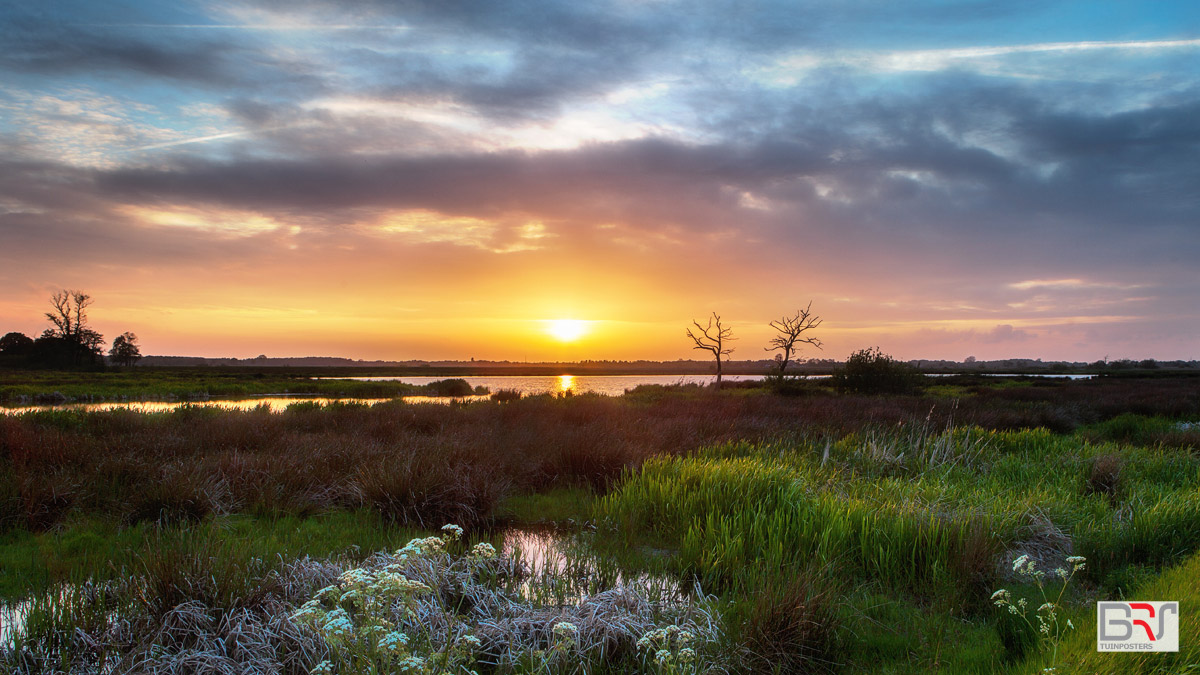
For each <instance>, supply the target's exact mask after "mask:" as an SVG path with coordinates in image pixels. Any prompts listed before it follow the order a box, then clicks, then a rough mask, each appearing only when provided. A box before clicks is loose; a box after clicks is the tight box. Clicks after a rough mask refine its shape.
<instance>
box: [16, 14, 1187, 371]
mask: <svg viewBox="0 0 1200 675" xmlns="http://www.w3.org/2000/svg"><path fill="white" fill-rule="evenodd" d="M0 44H3V45H5V47H4V49H3V50H0V288H2V289H3V291H2V292H0V332H8V331H20V332H24V333H26V334H28V335H31V336H36V335H38V334H40V332H41V331H42V329H44V328H45V327H46V326H47V325H48V324H47V322H46V321H45V320H44V318H43V317H42V314H43V313H44V312H45V311H47V310H48V309H49V298H50V295H51V294H52V293H53V292H55V291H56V290H59V289H80V290H83V291H85V292H87V293H88V294H90V295H91V296H92V297H93V298H94V304H93V305H92V307H91V314H90V318H91V322H92V324H93V326H94V327H95V328H96V329H97V330H99V331H100V332H102V333H104V334H105V336H106V337H108V338H110V339H111V338H112V337H115V336H116V335H118V334H119V333H121V332H123V331H133V332H134V333H136V334H137V335H138V336H139V339H140V343H141V346H142V352H143V353H144V354H175V355H194V356H214V357H221V356H237V357H253V356H256V355H258V354H267V355H269V356H305V355H320V356H345V357H350V358H362V359H397V360H407V359H468V358H479V359H497V360H531V361H532V360H579V359H642V358H644V359H668V360H669V359H677V358H700V359H703V358H705V357H706V354H705V353H703V352H698V351H694V350H692V349H691V342H690V340H688V338H687V337H686V336H685V334H684V331H685V328H687V327H688V326H689V325H690V323H691V322H692V321H693V320H699V321H700V322H701V324H703V323H704V322H705V321H706V317H708V316H709V315H710V314H712V313H713V312H716V313H718V314H719V315H720V316H721V318H722V321H723V323H724V324H725V325H728V326H730V327H731V328H732V329H733V331H734V336H735V337H737V338H738V340H737V341H736V342H734V343H733V345H734V347H735V348H736V351H735V352H734V353H733V355H732V358H735V359H759V358H769V357H770V354H769V353H768V352H766V351H765V350H764V347H766V345H767V342H768V340H769V338H770V336H771V334H772V333H771V329H770V328H769V327H768V325H767V324H768V323H769V322H770V321H771V320H772V319H777V318H780V317H782V316H785V315H791V314H793V313H794V312H795V311H796V310H798V309H802V308H804V307H806V306H808V304H809V303H810V302H811V303H812V305H811V306H812V311H813V313H814V314H816V315H819V316H820V317H821V318H822V319H823V323H822V325H821V326H820V327H819V328H818V329H816V331H814V332H815V333H816V335H817V336H818V337H819V338H821V339H822V340H823V341H824V349H823V350H816V349H813V348H806V349H805V350H804V351H802V352H801V355H800V356H801V358H806V357H816V358H836V359H843V358H845V357H846V356H847V355H848V354H850V353H851V352H853V351H856V350H858V349H863V348H866V347H873V346H878V347H880V348H881V349H882V350H883V351H884V352H886V353H889V354H892V355H894V356H896V357H898V358H903V359H918V358H922V359H941V358H944V359H955V360H961V359H963V358H965V357H967V356H975V357H976V358H978V359H981V360H983V359H997V358H1042V359H1045V360H1059V359H1065V360H1077V361H1095V360H1097V359H1102V358H1105V357H1107V358H1110V359H1119V358H1134V359H1142V358H1157V359H1164V360H1173V359H1196V358H1200V337H1198V336H1200V309H1198V308H1200V273H1198V272H1200V264H1198V263H1197V261H1198V260H1200V3H1196V2H1194V1H1193V0H1179V1H1160V2H1152V3H1150V2H1143V1H1140V0H1139V1H1130V2H1123V1H1111V2H1096V0H1086V1H1069V2H1067V1H1060V0H1037V1H1032V0H965V1H957V2H951V1H948V0H913V1H906V2H894V1H893V0H823V1H820V2H816V1H805V0H789V1H787V2H771V1H766V0H764V1H761V2H748V1H746V0H736V1H734V0H729V1H712V2H703V1H688V2H684V1H678V2H674V1H670V0H589V1H588V2H562V1H561V0H529V1H523V0H514V1H503V2H501V1H497V0H478V1H475V2H459V1H454V0H435V1H430V2H402V1H394V2H391V1H384V0H359V1H349V2H348V1H346V0H338V1H334V0H287V1H284V0H251V1H243V2H236V1H232V0H220V1H204V0H195V1H188V0H184V1H180V2H169V3H164V2H158V1H132V0H130V1H110V2H96V1H95V0H80V1H77V2H72V1H66V0H63V1H59V0H46V1H45V2H15V1H11V0H0ZM564 319H571V320H575V321H579V322H583V323H580V324H577V326H576V327H577V328H578V329H579V330H577V331H565V332H564V331H562V330H558V331H556V330H555V328H556V326H557V327H558V328H561V325H560V324H555V323H553V322H554V321H558V320H564ZM556 332H557V333H558V335H559V336H562V335H568V334H570V333H572V332H575V333H579V332H581V334H580V335H578V337H575V338H574V339H570V340H564V339H562V338H561V337H558V336H556V335H555V333H556Z"/></svg>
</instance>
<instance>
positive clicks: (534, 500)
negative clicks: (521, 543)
mask: <svg viewBox="0 0 1200 675" xmlns="http://www.w3.org/2000/svg"><path fill="white" fill-rule="evenodd" d="M595 499H596V496H595V493H594V492H593V491H592V490H590V489H588V488H586V487H563V488H554V489H551V490H548V491H546V492H540V493H530V494H516V495H511V496H509V497H508V498H507V499H505V500H504V501H503V502H501V503H500V507H499V508H498V509H497V512H498V513H497V519H498V520H499V521H500V522H504V523H507V524H509V525H513V526H517V527H521V526H526V525H549V524H566V523H572V522H573V523H582V522H583V521H584V520H586V519H587V518H588V517H589V516H590V515H591V510H592V504H593V503H594V502H595Z"/></svg>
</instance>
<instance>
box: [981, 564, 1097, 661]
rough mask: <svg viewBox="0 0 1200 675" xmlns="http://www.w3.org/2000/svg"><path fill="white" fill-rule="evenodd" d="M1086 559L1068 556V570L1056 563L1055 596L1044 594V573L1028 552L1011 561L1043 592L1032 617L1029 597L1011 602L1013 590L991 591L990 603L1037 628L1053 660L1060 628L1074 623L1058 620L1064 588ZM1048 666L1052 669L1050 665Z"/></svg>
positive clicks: (1056, 652)
mask: <svg viewBox="0 0 1200 675" xmlns="http://www.w3.org/2000/svg"><path fill="white" fill-rule="evenodd" d="M1086 563H1087V559H1086V558H1084V557H1083V556H1071V557H1069V558H1067V564H1068V565H1070V566H1071V570H1070V571H1069V572H1068V571H1067V570H1066V569H1065V568H1062V567H1059V568H1058V569H1056V570H1055V571H1054V575H1053V576H1054V577H1057V578H1058V579H1060V580H1061V581H1062V587H1061V588H1060V589H1059V591H1058V595H1056V596H1055V597H1054V599H1050V597H1049V596H1047V595H1046V586H1045V579H1046V573H1045V572H1043V571H1041V570H1039V569H1038V568H1037V563H1036V562H1035V561H1034V560H1033V559H1032V558H1030V557H1029V556H1028V555H1022V556H1020V557H1018V558H1017V559H1016V560H1014V561H1013V566H1012V568H1013V571H1014V572H1016V573H1017V574H1019V575H1021V576H1023V577H1026V578H1027V579H1029V580H1030V581H1032V582H1033V583H1034V584H1036V585H1037V588H1038V592H1039V593H1040V594H1041V596H1042V604H1041V605H1040V606H1038V608H1037V609H1036V610H1034V611H1033V613H1032V619H1031V618H1030V616H1031V615H1030V613H1029V611H1028V610H1029V601H1028V600H1026V599H1025V598H1018V599H1017V600H1016V602H1013V597H1012V593H1010V592H1009V591H1008V590H1006V589H1003V588H1001V589H1000V590H998V591H996V592H995V593H992V604H994V605H996V606H997V607H999V608H1001V609H1004V610H1007V611H1008V613H1009V614H1012V615H1013V616H1018V617H1020V618H1021V619H1022V620H1023V621H1024V622H1025V624H1026V625H1027V626H1028V627H1029V628H1030V629H1031V630H1034V631H1036V633H1037V635H1038V638H1039V640H1040V641H1041V642H1042V643H1043V645H1044V646H1045V645H1049V646H1051V647H1053V649H1054V658H1053V659H1052V661H1057V659H1058V641H1059V638H1060V637H1061V635H1062V633H1063V631H1066V630H1073V629H1074V628H1075V624H1074V623H1072V622H1071V621H1070V620H1069V619H1068V620H1067V621H1065V622H1060V621H1059V611H1060V609H1061V606H1062V604H1061V603H1062V597H1063V594H1064V593H1065V592H1066V590H1067V584H1068V582H1070V581H1071V579H1072V578H1073V577H1074V576H1075V573H1076V572H1079V571H1080V570H1083V569H1084V568H1085V566H1086ZM1035 622H1036V625H1035ZM1050 670H1053V668H1051V669H1050Z"/></svg>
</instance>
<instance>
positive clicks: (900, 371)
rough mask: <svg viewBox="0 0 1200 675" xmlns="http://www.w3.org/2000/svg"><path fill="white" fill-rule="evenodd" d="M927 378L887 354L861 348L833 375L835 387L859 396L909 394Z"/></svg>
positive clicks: (873, 349)
mask: <svg viewBox="0 0 1200 675" xmlns="http://www.w3.org/2000/svg"><path fill="white" fill-rule="evenodd" d="M924 381H925V376H924V375H922V374H921V372H920V371H919V370H917V369H916V368H914V367H913V366H911V365H909V364H907V363H904V362H902V361H897V360H896V359H893V358H892V357H891V356H888V355H887V354H884V353H883V352H882V351H880V349H879V348H878V347H875V348H872V349H860V350H859V351H857V352H854V353H853V354H851V355H850V358H848V359H846V365H845V366H843V367H842V368H840V369H838V371H837V372H835V373H834V374H833V384H834V386H836V387H837V388H838V389H841V390H843V391H852V392H855V393H858V394H907V393H909V392H912V391H915V390H916V389H918V388H919V387H920V386H921V385H922V384H923V383H924Z"/></svg>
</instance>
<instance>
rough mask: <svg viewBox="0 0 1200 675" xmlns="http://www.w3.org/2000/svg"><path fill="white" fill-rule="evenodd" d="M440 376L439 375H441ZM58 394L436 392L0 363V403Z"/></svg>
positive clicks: (203, 372) (270, 373)
mask: <svg viewBox="0 0 1200 675" xmlns="http://www.w3.org/2000/svg"><path fill="white" fill-rule="evenodd" d="M443 382H444V381H443ZM55 393H58V394H62V395H63V396H65V397H66V398H67V400H70V401H98V400H99V401H103V400H125V399H131V400H150V399H174V398H185V399H186V398H204V397H209V396H216V397H238V396H254V395H260V394H313V395H323V396H333V397H344V398H392V397H395V396H408V395H432V396H436V395H440V394H443V393H444V391H443V390H442V389H439V387H438V386H437V383H432V384H430V385H422V386H418V385H413V384H405V383H403V382H394V381H391V382H389V381H384V382H363V381H358V380H348V379H347V380H341V379H311V378H310V377H309V376H308V375H307V374H292V373H288V372H286V371H282V372H279V371H274V370H269V369H268V370H265V371H264V372H261V373H253V372H245V371H227V372H226V371H213V370H212V369H142V368H135V369H130V370H120V371H101V372H81V371H50V370H10V369H2V368H0V403H8V404H14V403H21V402H27V401H30V400H34V399H36V398H37V397H40V396H46V395H52V394H55ZM460 394H461V392H460Z"/></svg>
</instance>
